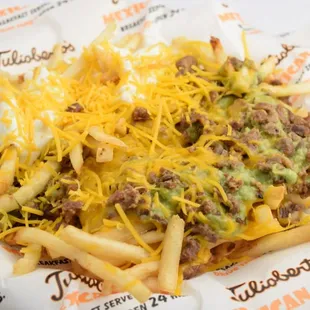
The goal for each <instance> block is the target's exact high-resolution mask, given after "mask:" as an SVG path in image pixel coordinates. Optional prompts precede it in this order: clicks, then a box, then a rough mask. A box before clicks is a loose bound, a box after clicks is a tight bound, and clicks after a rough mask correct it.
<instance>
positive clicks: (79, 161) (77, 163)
mask: <svg viewBox="0 0 310 310" xmlns="http://www.w3.org/2000/svg"><path fill="white" fill-rule="evenodd" d="M69 155H70V161H71V164H72V167H73V169H74V170H75V172H76V173H77V174H80V173H81V170H82V167H83V163H84V159H83V146H82V143H78V144H77V145H76V146H75V147H74V148H73V149H72V151H71V152H70V154H69Z"/></svg>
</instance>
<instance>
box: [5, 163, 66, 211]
mask: <svg viewBox="0 0 310 310" xmlns="http://www.w3.org/2000/svg"><path fill="white" fill-rule="evenodd" d="M50 169H52V170H55V171H58V170H59V169H60V164H59V163H57V162H51V161H48V162H46V163H45V164H44V165H43V166H42V168H41V169H40V170H38V171H37V172H36V173H35V174H34V176H33V177H32V178H31V180H30V181H29V184H26V185H24V186H22V187H20V188H19V189H18V190H17V191H16V192H15V193H14V194H12V195H3V196H1V197H0V209H2V210H4V211H6V212H10V211H13V210H15V209H18V208H19V206H22V205H24V204H25V203H26V202H28V201H29V200H31V199H33V198H34V197H36V196H37V195H38V194H40V193H41V192H42V191H43V190H44V188H45V186H46V184H47V183H48V181H49V180H50V179H51V177H52V173H51V170H50Z"/></svg>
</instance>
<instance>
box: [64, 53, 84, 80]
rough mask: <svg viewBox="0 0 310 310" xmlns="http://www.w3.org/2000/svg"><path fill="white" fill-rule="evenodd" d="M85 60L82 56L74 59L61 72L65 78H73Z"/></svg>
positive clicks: (82, 66)
mask: <svg viewBox="0 0 310 310" xmlns="http://www.w3.org/2000/svg"><path fill="white" fill-rule="evenodd" d="M85 64H86V62H85V60H84V58H82V57H81V58H79V59H78V60H77V61H75V62H74V63H73V64H72V65H71V66H70V67H68V68H67V69H66V71H65V72H64V73H63V74H62V76H63V77H65V78H74V77H75V76H76V75H78V74H79V72H80V71H81V70H82V69H83V68H84V66H85Z"/></svg>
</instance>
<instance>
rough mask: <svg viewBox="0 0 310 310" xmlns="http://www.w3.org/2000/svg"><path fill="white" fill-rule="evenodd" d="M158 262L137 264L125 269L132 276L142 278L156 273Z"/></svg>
mask: <svg viewBox="0 0 310 310" xmlns="http://www.w3.org/2000/svg"><path fill="white" fill-rule="evenodd" d="M158 269H159V262H158V261H157V262H156V261H155V262H148V263H144V264H138V265H135V266H134V267H131V268H129V269H127V270H126V271H127V272H128V273H129V274H131V275H132V276H134V277H136V278H138V279H140V280H144V279H146V278H148V277H150V276H155V275H157V274H158Z"/></svg>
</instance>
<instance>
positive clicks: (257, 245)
mask: <svg viewBox="0 0 310 310" xmlns="http://www.w3.org/2000/svg"><path fill="white" fill-rule="evenodd" d="M309 241H310V225H309V224H308V225H305V226H300V227H296V228H293V229H290V230H286V231H283V232H279V233H275V234H272V235H268V236H265V237H262V238H260V239H257V240H254V241H251V242H247V243H244V247H243V248H240V249H239V250H238V251H236V252H233V253H232V254H231V255H230V256H229V257H230V258H239V257H246V256H249V257H258V256H261V255H263V254H265V253H269V252H274V251H279V250H282V249H286V248H289V247H293V246H295V245H299V244H302V243H305V242H309Z"/></svg>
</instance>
